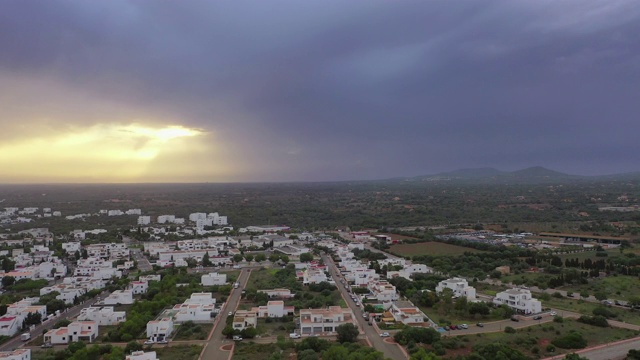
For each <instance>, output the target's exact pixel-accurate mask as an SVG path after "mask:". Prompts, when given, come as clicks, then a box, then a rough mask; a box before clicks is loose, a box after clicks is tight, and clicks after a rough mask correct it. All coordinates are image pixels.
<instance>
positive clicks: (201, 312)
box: [147, 293, 220, 341]
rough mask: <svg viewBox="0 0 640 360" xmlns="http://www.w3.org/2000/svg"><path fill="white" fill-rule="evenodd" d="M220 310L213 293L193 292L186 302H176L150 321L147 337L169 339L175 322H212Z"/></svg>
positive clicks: (157, 339)
mask: <svg viewBox="0 0 640 360" xmlns="http://www.w3.org/2000/svg"><path fill="white" fill-rule="evenodd" d="M219 310H220V309H219V308H216V299H215V298H213V294H212V293H193V294H191V297H190V298H189V299H187V300H185V302H184V303H182V304H176V305H175V306H173V308H171V309H170V310H166V311H164V312H163V313H162V314H161V315H160V316H159V317H158V319H156V320H152V321H149V322H148V323H147V337H148V338H149V339H150V340H153V341H163V340H167V339H169V337H170V336H171V333H173V330H174V325H175V324H180V323H183V322H187V321H193V322H196V323H197V322H200V323H202V322H211V321H213V317H214V316H215V314H216V313H218V312H219Z"/></svg>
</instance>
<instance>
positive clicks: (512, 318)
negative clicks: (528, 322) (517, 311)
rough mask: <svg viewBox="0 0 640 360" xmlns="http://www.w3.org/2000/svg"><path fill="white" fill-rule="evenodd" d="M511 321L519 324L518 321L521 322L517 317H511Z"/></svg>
mask: <svg viewBox="0 0 640 360" xmlns="http://www.w3.org/2000/svg"><path fill="white" fill-rule="evenodd" d="M511 321H515V322H518V321H520V319H518V318H517V317H515V316H512V317H511Z"/></svg>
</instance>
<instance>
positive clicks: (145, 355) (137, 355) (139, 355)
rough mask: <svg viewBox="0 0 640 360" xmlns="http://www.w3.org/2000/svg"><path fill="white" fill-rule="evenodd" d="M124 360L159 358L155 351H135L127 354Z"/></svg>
mask: <svg viewBox="0 0 640 360" xmlns="http://www.w3.org/2000/svg"><path fill="white" fill-rule="evenodd" d="M124 360H158V356H157V355H156V352H155V351H149V352H144V351H133V352H132V353H131V355H127V356H126V357H125V358H124Z"/></svg>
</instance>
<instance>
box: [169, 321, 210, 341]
mask: <svg viewBox="0 0 640 360" xmlns="http://www.w3.org/2000/svg"><path fill="white" fill-rule="evenodd" d="M211 328H213V324H212V323H210V324H190V323H185V324H183V325H180V326H179V327H178V332H177V333H176V335H175V336H174V337H173V339H172V340H205V339H206V338H207V336H208V335H209V332H211Z"/></svg>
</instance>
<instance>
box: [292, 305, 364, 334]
mask: <svg viewBox="0 0 640 360" xmlns="http://www.w3.org/2000/svg"><path fill="white" fill-rule="evenodd" d="M348 323H351V324H354V325H356V320H355V318H354V316H353V313H352V312H351V310H349V309H343V308H341V307H340V306H330V307H328V308H325V309H301V310H300V333H301V334H303V335H311V334H321V333H331V332H335V331H336V328H337V327H338V326H340V325H342V324H348Z"/></svg>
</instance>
